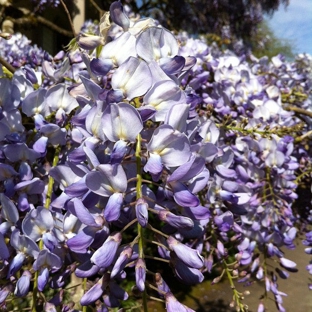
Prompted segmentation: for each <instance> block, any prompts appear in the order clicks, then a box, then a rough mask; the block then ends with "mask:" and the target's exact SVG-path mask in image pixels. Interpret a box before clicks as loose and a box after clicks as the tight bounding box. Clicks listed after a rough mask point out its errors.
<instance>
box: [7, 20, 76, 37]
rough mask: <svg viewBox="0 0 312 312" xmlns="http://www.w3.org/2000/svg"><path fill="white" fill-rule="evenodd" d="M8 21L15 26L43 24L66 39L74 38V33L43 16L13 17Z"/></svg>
mask: <svg viewBox="0 0 312 312" xmlns="http://www.w3.org/2000/svg"><path fill="white" fill-rule="evenodd" d="M7 19H9V20H11V21H12V22H13V23H15V24H18V25H25V24H37V23H40V24H43V25H45V26H47V27H49V28H51V29H52V30H55V31H56V32H58V33H60V34H62V35H64V36H66V37H69V38H72V37H73V33H72V32H71V31H68V30H66V29H64V28H61V27H59V26H57V25H55V24H54V23H52V22H50V21H48V20H47V19H45V18H43V17H42V16H37V17H35V16H32V15H31V16H30V17H21V18H17V19H15V18H12V17H9V16H8V17H7Z"/></svg>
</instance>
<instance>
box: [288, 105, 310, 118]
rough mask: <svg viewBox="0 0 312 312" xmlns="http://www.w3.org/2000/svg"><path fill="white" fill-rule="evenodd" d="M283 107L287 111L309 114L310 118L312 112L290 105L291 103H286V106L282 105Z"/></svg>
mask: <svg viewBox="0 0 312 312" xmlns="http://www.w3.org/2000/svg"><path fill="white" fill-rule="evenodd" d="M284 109H285V110H287V111H292V112H295V113H298V114H302V115H306V116H309V117H311V118H312V112H309V111H307V110H306V109H304V108H300V107H297V106H292V105H287V106H284Z"/></svg>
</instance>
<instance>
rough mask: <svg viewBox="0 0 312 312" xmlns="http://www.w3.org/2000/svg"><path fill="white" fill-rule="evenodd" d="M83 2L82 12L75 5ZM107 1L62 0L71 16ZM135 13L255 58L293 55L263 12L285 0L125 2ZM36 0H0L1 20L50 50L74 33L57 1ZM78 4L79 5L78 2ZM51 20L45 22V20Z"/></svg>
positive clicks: (93, 13)
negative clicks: (41, 0) (44, 4)
mask: <svg viewBox="0 0 312 312" xmlns="http://www.w3.org/2000/svg"><path fill="white" fill-rule="evenodd" d="M83 2H84V6H85V11H84V12H80V10H79V5H80V6H81V3H83ZM111 2H112V1H111V0H66V1H65V3H66V6H67V7H68V9H69V11H70V13H71V15H72V17H73V18H74V17H75V16H77V15H79V14H82V13H83V14H84V19H85V20H88V19H91V20H99V18H100V16H101V15H102V14H103V12H104V11H108V10H109V6H110V4H111ZM122 2H123V4H127V5H128V6H129V7H130V8H131V10H132V11H133V12H134V13H135V14H140V15H141V16H151V17H153V18H156V19H158V20H159V22H160V23H161V24H162V25H163V26H165V27H167V28H169V29H170V30H174V31H176V32H177V31H180V30H184V31H187V32H188V33H189V34H191V35H192V36H194V37H197V36H199V35H204V36H205V37H206V38H207V40H208V43H212V42H216V43H217V44H218V46H219V47H221V48H223V49H227V48H229V49H233V46H234V45H235V44H237V43H238V42H240V43H241V44H242V45H243V46H244V49H245V51H248V52H249V51H251V52H252V53H253V54H254V55H255V56H257V57H261V56H264V55H267V56H269V57H271V56H274V55H277V54H278V53H282V54H284V55H285V56H286V57H288V58H292V57H293V52H292V42H290V41H285V40H281V39H279V38H277V37H276V36H275V35H274V29H270V28H269V26H268V23H267V22H266V21H265V19H264V18H265V16H272V14H273V13H274V12H275V11H276V10H278V9H279V8H280V7H281V6H284V7H287V5H288V4H289V0H257V1H256V0H235V1H231V0H201V1H198V0H170V1H169V0H128V1H122ZM38 3H39V0H38V1H36V0H1V1H0V16H1V17H0V18H1V19H0V23H1V26H2V28H3V25H4V24H5V21H7V20H10V21H12V22H13V26H12V28H13V31H14V32H21V33H24V34H25V35H26V36H27V37H28V38H29V39H30V40H31V41H32V42H33V43H35V44H38V45H39V46H41V47H42V48H43V49H45V50H47V51H48V52H50V53H52V54H55V53H57V52H58V51H59V50H60V49H62V48H64V46H65V45H66V44H67V43H68V42H69V39H70V38H72V37H73V33H72V32H71V31H70V24H69V21H68V18H67V16H66V13H65V11H64V9H63V7H62V5H59V6H58V7H57V8H55V7H48V8H47V7H46V8H45V10H44V9H42V8H40V7H39V6H38ZM78 4H79V5H78ZM49 22H50V23H49Z"/></svg>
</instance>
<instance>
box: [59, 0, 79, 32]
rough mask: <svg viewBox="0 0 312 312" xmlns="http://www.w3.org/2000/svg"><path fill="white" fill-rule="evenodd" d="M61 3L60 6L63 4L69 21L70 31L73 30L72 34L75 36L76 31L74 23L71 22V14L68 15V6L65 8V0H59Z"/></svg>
mask: <svg viewBox="0 0 312 312" xmlns="http://www.w3.org/2000/svg"><path fill="white" fill-rule="evenodd" d="M61 3H62V6H63V8H64V10H65V12H66V14H67V17H68V21H69V24H70V27H71V30H72V32H73V35H74V37H76V32H75V27H74V23H73V20H72V18H71V15H70V13H69V11H68V8H67V6H66V4H65V2H64V1H63V0H61Z"/></svg>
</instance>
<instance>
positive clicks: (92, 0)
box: [90, 0, 104, 15]
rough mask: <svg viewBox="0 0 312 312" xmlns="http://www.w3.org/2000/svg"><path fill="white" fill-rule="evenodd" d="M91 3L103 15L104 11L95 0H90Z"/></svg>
mask: <svg viewBox="0 0 312 312" xmlns="http://www.w3.org/2000/svg"><path fill="white" fill-rule="evenodd" d="M90 2H91V4H92V5H93V6H94V7H95V8H96V9H97V10H98V11H99V12H100V14H101V15H102V13H103V11H104V10H102V9H101V8H100V7H99V6H98V5H97V3H96V2H95V1H94V0H90Z"/></svg>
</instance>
